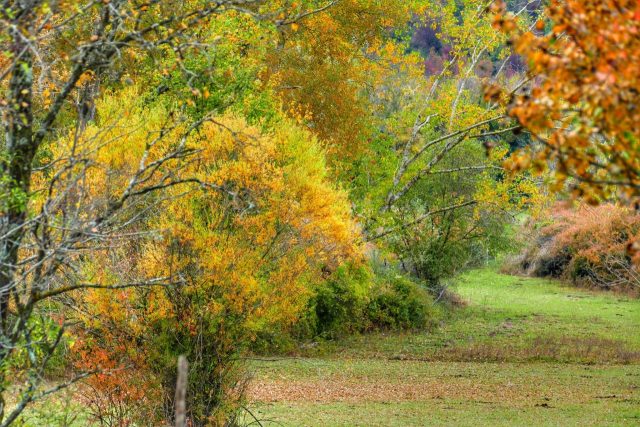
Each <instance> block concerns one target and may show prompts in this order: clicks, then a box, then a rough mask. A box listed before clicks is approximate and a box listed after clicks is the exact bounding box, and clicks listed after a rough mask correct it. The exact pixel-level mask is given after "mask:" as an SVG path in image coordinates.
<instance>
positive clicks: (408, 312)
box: [366, 276, 434, 330]
mask: <svg viewBox="0 0 640 427" xmlns="http://www.w3.org/2000/svg"><path fill="white" fill-rule="evenodd" d="M374 292H375V293H374V295H373V296H372V298H371V300H370V301H369V304H368V305H367V308H366V317H367V320H368V322H369V323H370V327H371V328H372V329H396V330H397V329H419V328H424V327H426V326H428V325H429V324H430V323H431V321H432V320H433V317H434V311H433V310H432V307H433V299H432V298H431V295H430V294H429V292H428V291H427V290H426V289H424V288H423V287H421V286H420V285H418V284H416V283H415V282H413V281H411V280H410V279H408V278H407V277H404V276H395V277H393V278H391V279H386V280H384V281H382V282H381V283H379V284H378V285H377V286H376V287H375V291H374Z"/></svg>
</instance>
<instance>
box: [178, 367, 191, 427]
mask: <svg viewBox="0 0 640 427" xmlns="http://www.w3.org/2000/svg"><path fill="white" fill-rule="evenodd" d="M188 374H189V363H188V362H187V358H186V357H184V356H180V357H178V380H177V381H176V401H175V406H176V408H175V410H176V414H175V418H176V427H187V377H188Z"/></svg>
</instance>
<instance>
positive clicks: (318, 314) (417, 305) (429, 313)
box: [297, 265, 434, 338]
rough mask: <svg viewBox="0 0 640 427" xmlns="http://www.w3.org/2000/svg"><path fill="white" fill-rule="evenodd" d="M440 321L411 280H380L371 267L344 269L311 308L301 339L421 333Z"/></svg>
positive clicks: (383, 276) (385, 277)
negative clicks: (385, 332) (386, 332)
mask: <svg viewBox="0 0 640 427" xmlns="http://www.w3.org/2000/svg"><path fill="white" fill-rule="evenodd" d="M433 318H434V310H433V299H432V297H431V296H430V294H429V292H428V291H427V290H426V288H424V287H423V286H421V285H419V284H417V283H415V282H413V281H412V280H410V279H409V278H408V277H406V276H402V275H393V274H389V273H380V274H374V273H373V272H372V271H371V268H370V267H369V266H359V267H356V266H353V265H345V266H342V267H340V268H339V269H338V270H337V271H336V272H335V273H334V274H333V275H332V276H331V277H330V278H329V279H328V280H327V281H326V282H325V283H324V284H323V285H322V286H320V287H319V288H318V289H317V291H316V295H315V296H314V298H312V300H311V301H310V304H309V309H308V310H307V313H306V314H305V316H304V318H303V319H302V320H301V322H299V325H298V327H297V330H298V331H299V332H301V334H300V335H299V336H301V337H307V338H312V337H324V338H336V337H339V336H344V335H347V334H352V333H359V332H366V331H371V330H400V329H419V328H424V327H426V326H428V325H429V323H430V322H431V321H432V320H433Z"/></svg>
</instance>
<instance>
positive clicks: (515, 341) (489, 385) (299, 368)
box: [251, 269, 640, 426]
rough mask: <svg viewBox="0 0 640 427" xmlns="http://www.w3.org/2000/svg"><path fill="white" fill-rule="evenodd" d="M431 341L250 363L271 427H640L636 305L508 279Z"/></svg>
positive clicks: (367, 341)
mask: <svg viewBox="0 0 640 427" xmlns="http://www.w3.org/2000/svg"><path fill="white" fill-rule="evenodd" d="M455 291H456V292H457V293H458V294H459V295H460V296H461V297H462V298H463V299H464V300H465V301H467V304H468V305H467V307H466V308H464V309H460V310H456V311H454V312H453V313H451V314H449V315H448V316H449V317H448V318H446V319H444V320H443V322H442V326H441V327H438V328H435V329H434V330H433V331H427V332H420V333H413V334H401V335H398V334H374V335H365V336H360V337H356V338H350V339H348V340H344V341H341V342H334V343H324V344H321V345H318V346H315V347H312V348H311V349H309V348H307V349H306V350H304V352H303V353H302V354H301V356H300V357H296V358H285V359H271V360H263V361H255V362H253V370H254V372H255V379H254V381H253V383H252V388H251V398H252V400H253V404H252V406H251V408H252V412H253V414H254V415H255V416H256V417H257V418H259V419H261V420H262V421H261V423H262V424H263V425H287V426H338V425H344V426H352V425H353V426H355V425H362V426H416V425H456V426H460V425H462V426H464V425H469V426H471V425H473V426H478V425H491V426H494V425H550V426H551V425H554V426H566V425H576V426H577V425H580V426H583V425H593V426H602V425H640V335H639V334H638V327H639V326H640V301H637V300H632V299H628V298H625V297H621V296H619V295H614V294H603V293H594V292H588V291H582V290H577V289H575V288H568V287H563V286H561V285H559V284H557V283H555V282H550V281H545V280H539V279H528V278H519V277H511V276H505V275H500V274H498V273H496V272H495V271H493V270H490V269H487V270H480V271H473V272H470V273H468V274H466V275H464V276H462V277H461V278H460V279H459V280H458V281H457V284H456V285H455Z"/></svg>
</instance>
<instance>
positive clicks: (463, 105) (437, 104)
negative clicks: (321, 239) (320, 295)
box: [360, 0, 540, 289]
mask: <svg viewBox="0 0 640 427" xmlns="http://www.w3.org/2000/svg"><path fill="white" fill-rule="evenodd" d="M485 6H486V3H485V2H482V1H471V0H469V1H465V2H462V3H460V2H443V3H441V4H440V5H438V6H434V7H433V8H432V9H430V10H429V11H428V13H427V15H428V16H427V19H426V22H427V23H430V25H433V26H434V27H436V28H437V37H438V39H439V40H440V41H441V44H443V45H447V46H448V48H449V49H450V52H449V54H448V58H447V62H446V63H445V64H444V66H443V67H442V69H441V71H440V72H439V73H437V74H434V75H430V76H427V79H426V81H425V79H424V77H423V76H416V75H412V74H411V73H408V72H399V73H397V75H396V80H394V81H392V82H390V83H389V84H387V85H383V86H381V87H380V88H379V90H378V92H377V96H378V98H377V100H378V101H377V102H378V103H379V104H380V105H382V107H381V108H380V110H381V111H382V112H381V113H380V114H381V115H382V116H383V117H384V118H383V119H381V122H382V123H384V124H385V127H384V133H383V134H382V135H381V136H380V137H379V139H378V141H376V144H375V145H374V146H373V147H372V149H371V152H370V157H365V159H363V162H362V164H361V167H363V168H364V169H365V170H362V171H360V175H361V177H362V179H363V180H364V179H365V178H366V184H364V183H363V184H364V185H365V188H366V190H365V191H362V192H361V195H362V197H363V199H364V200H363V203H362V206H363V211H364V213H363V215H365V216H367V217H368V218H369V222H368V224H367V234H368V236H367V237H368V239H370V240H371V241H378V240H380V239H384V240H385V241H386V242H387V243H388V244H389V245H390V247H391V248H392V250H393V252H394V253H395V255H397V256H398V257H399V258H400V263H401V265H402V266H403V268H405V269H406V270H408V271H410V272H412V273H413V274H415V275H417V276H418V277H419V278H420V279H422V280H424V281H426V282H427V283H429V284H430V285H431V286H432V287H433V288H434V289H437V288H438V287H439V282H440V280H441V279H442V278H444V277H447V276H449V275H451V274H452V273H453V272H455V271H456V270H457V269H460V268H463V267H464V266H465V265H466V264H467V263H468V262H470V261H473V260H477V259H478V258H479V255H481V256H486V253H487V252H488V253H495V251H496V250H497V249H498V248H500V247H502V246H503V245H504V244H505V241H506V240H507V239H505V236H506V234H505V225H506V224H507V223H508V222H509V221H510V218H511V217H512V215H513V214H514V213H515V212H518V211H520V210H523V209H527V208H529V207H532V206H535V205H537V204H539V203H540V192H539V191H538V187H537V183H536V182H534V181H533V180H530V179H527V177H526V176H523V175H516V176H512V177H509V176H507V175H506V174H505V171H504V169H503V167H502V162H503V161H504V159H505V158H506V157H507V154H508V147H507V146H505V144H503V141H502V138H503V137H504V136H505V135H509V134H511V132H512V131H513V130H515V129H516V128H517V126H515V127H514V126H513V123H512V121H511V120H510V119H509V118H508V117H507V116H506V115H505V109H504V107H503V106H501V105H500V104H498V103H494V102H485V101H483V96H482V95H483V91H482V86H483V85H484V84H487V83H489V82H497V81H505V80H506V81H508V82H509V83H510V85H512V86H513V87H514V90H515V89H516V88H517V87H518V86H519V85H520V84H521V78H520V76H518V75H517V74H516V75H515V76H505V74H504V71H505V69H506V68H507V64H508V63H509V60H510V56H511V50H510V49H509V47H508V46H507V45H506V43H505V41H506V38H505V37H504V36H503V35H501V34H499V33H496V32H495V31H494V30H493V29H492V27H491V16H490V15H489V14H488V13H487V11H486V9H485ZM527 10H528V9H527V6H526V5H525V6H523V7H522V8H521V9H519V10H518V11H517V12H516V13H518V14H524V13H525V12H527ZM487 64H490V65H487ZM487 68H489V69H487Z"/></svg>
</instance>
